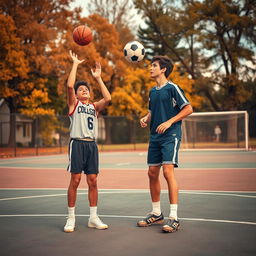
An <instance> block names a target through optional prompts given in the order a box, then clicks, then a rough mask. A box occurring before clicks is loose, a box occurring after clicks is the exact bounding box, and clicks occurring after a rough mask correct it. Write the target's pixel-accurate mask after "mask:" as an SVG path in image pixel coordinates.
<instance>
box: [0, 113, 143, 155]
mask: <svg viewBox="0 0 256 256" xmlns="http://www.w3.org/2000/svg"><path fill="white" fill-rule="evenodd" d="M69 125H70V120H69V117H68V116H47V115H45V116H40V117H36V118H29V117H27V116H24V115H21V114H11V115H9V114H0V156H2V157H4V156H20V155H42V154H52V153H65V152H67V149H68V144H69V140H70V137H69ZM147 141H148V129H141V128H140V125H139V120H138V119H136V118H135V119H133V120H129V119H127V118H125V117H111V116H100V117H99V119H98V139H97V143H98V145H99V149H100V150H105V149H109V148H110V149H123V147H122V145H123V144H126V145H128V146H126V148H127V149H131V150H134V149H137V148H138V147H139V148H144V149H146V147H147Z"/></svg>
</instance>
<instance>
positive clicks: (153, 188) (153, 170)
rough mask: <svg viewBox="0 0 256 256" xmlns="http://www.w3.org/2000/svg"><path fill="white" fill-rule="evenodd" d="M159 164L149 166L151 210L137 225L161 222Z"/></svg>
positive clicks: (162, 217)
mask: <svg viewBox="0 0 256 256" xmlns="http://www.w3.org/2000/svg"><path fill="white" fill-rule="evenodd" d="M160 168H161V166H160V165H159V166H150V167H149V169H148V177H149V188H150V194H151V200H152V208H153V209H152V212H150V213H149V214H148V215H147V216H146V217H145V218H144V219H143V220H140V221H139V222H138V223H137V225H138V226H139V227H147V226H150V225H151V224H155V223H158V224H160V223H163V221H164V216H163V214H162V213H161V209H160V193H161V186H160V180H159V173H160Z"/></svg>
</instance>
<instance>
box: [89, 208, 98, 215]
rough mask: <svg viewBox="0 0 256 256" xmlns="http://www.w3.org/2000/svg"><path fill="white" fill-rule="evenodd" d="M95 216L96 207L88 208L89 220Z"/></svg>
mask: <svg viewBox="0 0 256 256" xmlns="http://www.w3.org/2000/svg"><path fill="white" fill-rule="evenodd" d="M97 216H98V215H97V206H90V218H95V217H97Z"/></svg>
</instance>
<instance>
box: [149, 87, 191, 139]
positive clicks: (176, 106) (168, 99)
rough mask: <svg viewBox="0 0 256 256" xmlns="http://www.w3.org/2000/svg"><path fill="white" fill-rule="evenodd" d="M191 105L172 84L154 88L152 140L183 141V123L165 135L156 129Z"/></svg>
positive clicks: (151, 107)
mask: <svg viewBox="0 0 256 256" xmlns="http://www.w3.org/2000/svg"><path fill="white" fill-rule="evenodd" d="M188 104H190V103H189V101H188V100H187V98H186V97H185V95H184V92H183V90H182V89H181V88H180V87H179V86H178V85H176V84H174V83H172V82H167V83H166V85H164V86H162V87H160V88H159V87H157V86H155V87H153V88H152V89H151V90H150V92H149V111H150V112H151V122H150V140H151V141H161V140H165V139H166V138H168V137H176V138H178V139H181V121H178V122H176V123H174V124H172V126H171V127H170V128H168V129H167V130H166V131H165V132H164V133H163V134H158V133H157V132H156V128H157V127H158V126H159V125H160V124H161V123H163V122H166V121H167V120H169V119H170V118H172V117H174V116H176V115H177V114H178V113H179V112H180V110H181V109H182V108H183V107H184V106H186V105H188Z"/></svg>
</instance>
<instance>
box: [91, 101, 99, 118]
mask: <svg viewBox="0 0 256 256" xmlns="http://www.w3.org/2000/svg"><path fill="white" fill-rule="evenodd" d="M92 105H93V107H94V109H95V111H96V117H97V118H98V117H99V112H98V111H97V110H96V106H95V104H94V103H92Z"/></svg>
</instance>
